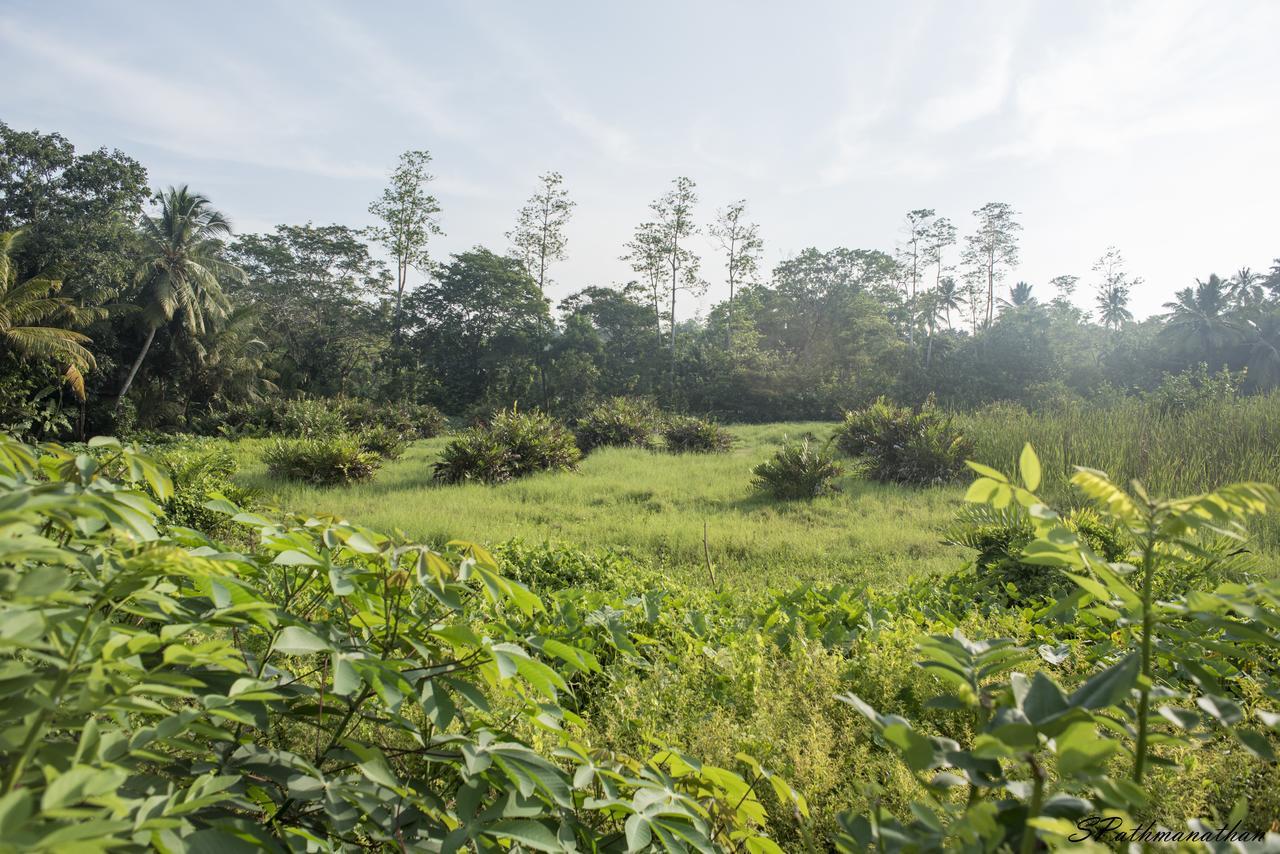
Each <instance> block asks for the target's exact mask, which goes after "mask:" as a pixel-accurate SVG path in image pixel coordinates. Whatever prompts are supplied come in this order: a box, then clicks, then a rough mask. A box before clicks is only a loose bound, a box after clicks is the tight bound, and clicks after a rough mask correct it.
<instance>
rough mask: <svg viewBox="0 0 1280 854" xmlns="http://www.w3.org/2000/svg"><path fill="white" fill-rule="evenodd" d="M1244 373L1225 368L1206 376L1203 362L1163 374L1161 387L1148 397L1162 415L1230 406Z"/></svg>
mask: <svg viewBox="0 0 1280 854" xmlns="http://www.w3.org/2000/svg"><path fill="white" fill-rule="evenodd" d="M1244 379H1245V372H1244V371H1240V372H1238V373H1232V372H1231V371H1229V370H1228V369H1227V368H1226V367H1225V366H1223V368H1222V370H1220V371H1218V372H1217V373H1216V374H1211V373H1209V366H1208V365H1207V364H1205V363H1204V362H1201V363H1200V364H1199V365H1196V366H1195V367H1194V368H1188V369H1187V370H1185V371H1181V372H1179V373H1176V374H1165V375H1164V376H1162V377H1161V378H1160V385H1159V386H1158V387H1157V388H1156V389H1155V391H1152V392H1150V393H1149V394H1148V395H1147V400H1148V401H1150V402H1151V403H1152V404H1154V405H1155V407H1156V408H1157V409H1158V410H1159V411H1160V413H1161V414H1163V415H1182V414H1183V413H1186V412H1190V411H1192V410H1194V409H1199V408H1203V407H1214V408H1217V407H1221V406H1225V405H1226V404H1228V403H1230V402H1231V401H1232V400H1234V399H1235V397H1236V395H1237V394H1239V393H1240V387H1241V386H1242V385H1244Z"/></svg>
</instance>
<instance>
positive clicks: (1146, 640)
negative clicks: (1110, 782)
mask: <svg viewBox="0 0 1280 854" xmlns="http://www.w3.org/2000/svg"><path fill="white" fill-rule="evenodd" d="M1154 552H1155V535H1154V534H1149V535H1148V536H1147V541H1146V543H1145V544H1144V545H1143V548H1142V681H1141V683H1140V684H1139V686H1138V744H1137V747H1136V749H1135V750H1134V755H1133V782H1135V783H1141V782H1142V773H1143V771H1145V770H1146V765H1147V723H1148V718H1149V716H1150V712H1151V634H1152V629H1153V628H1154V624H1155V615H1154V613H1153V612H1152V608H1151V596H1152V587H1153V585H1152V581H1153V579H1154V576H1155V556H1154Z"/></svg>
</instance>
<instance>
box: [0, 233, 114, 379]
mask: <svg viewBox="0 0 1280 854" xmlns="http://www.w3.org/2000/svg"><path fill="white" fill-rule="evenodd" d="M22 240H23V232H22V231H21V230H18V231H6V232H3V233H0V343H3V345H4V346H5V347H7V348H9V349H10V350H12V351H13V352H15V353H16V354H17V355H19V356H21V357H24V358H29V359H43V360H46V361H51V362H56V363H57V364H59V365H63V366H65V368H64V372H63V375H64V376H65V377H66V379H67V382H68V383H69V384H70V386H71V389H72V391H74V392H75V395H76V397H78V398H79V399H80V400H84V375H85V372H86V371H88V370H89V369H90V368H93V367H94V366H95V363H94V360H93V354H92V353H90V352H89V350H88V349H87V348H86V347H85V345H86V344H89V343H91V342H90V340H89V337H88V336H87V335H83V334H81V333H79V332H76V331H74V330H71V329H67V328H66V327H65V326H50V325H48V324H50V323H56V322H59V321H63V322H68V321H69V322H75V321H76V320H77V319H79V315H80V312H79V311H78V309H77V308H76V305H75V303H73V302H72V301H71V300H69V299H66V298H64V297H60V296H58V295H57V294H58V291H60V290H62V282H60V281H58V280H56V279H46V278H35V279H27V280H26V281H25V282H21V283H19V282H18V269H17V265H16V264H15V263H14V261H13V253H14V252H15V251H16V250H17V249H18V247H19V246H20V245H21V244H22Z"/></svg>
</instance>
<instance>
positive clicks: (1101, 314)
mask: <svg viewBox="0 0 1280 854" xmlns="http://www.w3.org/2000/svg"><path fill="white" fill-rule="evenodd" d="M1097 302H1098V319H1099V320H1101V321H1102V325H1103V326H1105V327H1107V328H1108V329H1119V328H1120V327H1121V326H1123V325H1124V324H1126V323H1128V322H1129V321H1130V320H1133V312H1131V311H1129V288H1128V287H1126V286H1124V285H1109V286H1106V287H1104V288H1103V289H1102V290H1100V291H1099V292H1098V299H1097Z"/></svg>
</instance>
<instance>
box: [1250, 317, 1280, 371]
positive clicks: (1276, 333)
mask: <svg viewBox="0 0 1280 854" xmlns="http://www.w3.org/2000/svg"><path fill="white" fill-rule="evenodd" d="M1247 330H1248V332H1249V336H1250V339H1251V340H1250V347H1249V370H1248V373H1247V374H1246V376H1247V377H1248V383H1249V387H1250V388H1251V389H1252V390H1254V391H1268V390H1270V389H1273V388H1276V387H1277V386H1280V309H1274V308H1273V309H1271V310H1270V311H1266V312H1263V313H1261V314H1260V315H1259V316H1258V317H1256V318H1254V319H1253V320H1251V321H1249V323H1248V326H1247Z"/></svg>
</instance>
